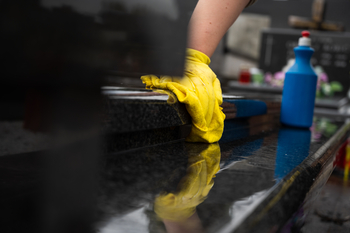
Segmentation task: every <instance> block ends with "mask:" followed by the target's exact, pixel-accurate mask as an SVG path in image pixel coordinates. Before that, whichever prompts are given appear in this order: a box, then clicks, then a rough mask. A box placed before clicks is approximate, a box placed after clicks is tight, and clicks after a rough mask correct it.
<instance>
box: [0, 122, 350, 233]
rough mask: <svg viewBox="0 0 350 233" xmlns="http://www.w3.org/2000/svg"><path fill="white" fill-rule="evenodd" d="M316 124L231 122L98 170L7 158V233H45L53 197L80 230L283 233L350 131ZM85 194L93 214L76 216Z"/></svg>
mask: <svg viewBox="0 0 350 233" xmlns="http://www.w3.org/2000/svg"><path fill="white" fill-rule="evenodd" d="M315 122H317V124H315V127H313V128H312V130H313V132H311V131H310V130H301V129H295V128H286V127H278V126H277V125H273V124H271V123H269V124H267V123H266V124H260V125H255V126H254V125H252V124H249V119H242V120H240V121H236V122H230V123H231V127H229V125H230V124H229V123H227V124H226V125H227V128H226V130H225V137H223V139H222V141H220V142H219V143H217V144H210V145H208V144H200V143H186V142H184V141H181V140H180V141H176V142H169V143H165V144H161V145H156V146H151V147H145V148H140V149H132V150H128V151H124V152H118V153H112V154H108V155H104V156H103V157H101V158H99V160H98V161H97V162H96V166H94V168H95V169H96V170H95V172H94V170H86V169H88V168H89V169H91V166H89V164H84V163H83V161H84V158H80V157H77V156H75V157H74V156H73V157H72V156H70V157H66V158H60V159H58V158H56V159H54V160H50V159H49V160H47V159H48V158H44V157H43V156H42V155H41V154H40V153H31V154H21V155H12V156H3V157H1V158H0V161H1V163H0V172H1V178H0V179H1V183H0V184H1V185H0V189H1V194H0V195H1V199H0V206H1V208H0V216H1V219H2V221H3V223H4V224H2V225H1V228H2V229H3V230H5V231H4V232H20V231H23V230H25V231H26V232H45V230H42V229H49V228H43V227H42V226H43V223H45V224H47V223H48V222H50V218H54V217H55V211H59V210H60V206H57V203H56V202H55V203H56V206H50V203H51V202H50V201H48V200H51V199H53V198H56V199H57V198H60V199H59V200H60V203H61V205H62V206H65V205H67V204H69V205H70V206H71V207H70V208H71V213H72V215H71V216H66V218H67V219H69V218H72V219H73V222H79V223H80V224H82V225H83V226H84V227H83V228H79V229H80V230H82V229H83V232H232V231H235V232H247V231H248V232H268V231H277V230H279V229H282V227H283V226H284V224H285V223H286V222H287V221H288V219H290V217H291V216H292V215H293V213H295V212H297V211H298V210H299V208H300V207H302V208H303V212H307V205H308V203H309V202H310V200H312V198H313V196H314V195H315V194H313V193H317V192H318V190H319V189H320V188H321V187H322V184H324V183H325V181H326V180H327V179H328V177H329V174H330V172H331V171H332V170H333V161H334V154H335V152H336V151H337V148H338V145H339V144H340V143H341V142H343V141H344V138H345V136H346V135H347V133H348V128H349V126H348V125H347V124H345V125H344V122H335V121H331V120H329V119H315ZM325 122H326V123H325ZM325 124H328V129H327V130H326V128H327V127H326V128H325V126H324V125H325ZM226 125H225V126H226ZM232 125H235V127H233V126H232ZM329 125H331V126H330V127H329ZM322 127H323V128H322ZM45 156H50V154H49V153H46V154H45ZM51 156H53V155H51ZM54 158H55V157H54ZM48 161H49V162H48ZM52 162H55V163H56V164H57V163H64V164H66V165H65V166H63V168H64V170H63V171H61V172H62V177H66V178H62V177H61V176H60V177H52V176H48V175H50V174H51V175H55V174H58V173H59V172H48V171H47V168H48V167H50V166H48V165H49V164H50V163H52ZM67 164H68V165H69V166H67ZM63 174H65V175H63ZM53 181H55V183H59V182H61V181H65V182H67V181H69V182H68V184H65V185H63V186H59V185H58V186H57V185H52V184H53ZM77 184H79V185H77ZM73 185H74V186H73ZM91 185H92V186H91ZM60 187H65V190H63V191H62V190H61V191H60V190H58V188H60ZM94 187H95V188H94ZM52 192H54V193H55V194H53V193H52ZM83 197H84V198H85V199H86V201H89V200H90V202H89V203H90V205H87V208H86V209H85V211H86V212H89V213H93V214H92V215H86V216H84V215H81V213H80V214H79V213H78V215H75V214H74V209H75V208H74V205H73V203H74V200H76V198H80V199H81V198H83ZM79 203H80V204H81V203H84V202H81V201H80V202H79ZM303 206H306V207H305V208H304V207H303ZM65 208H68V207H67V206H66V207H65ZM72 211H73V212H72ZM58 216H59V215H58ZM74 216H75V217H76V216H79V217H80V220H79V219H75V217H74ZM92 216H93V217H92ZM48 217H49V218H48ZM67 219H63V220H62V221H61V222H62V224H67V221H65V220H67ZM72 219H70V221H72ZM74 219H75V220H74ZM68 222H69V221H68ZM45 224H44V225H45Z"/></svg>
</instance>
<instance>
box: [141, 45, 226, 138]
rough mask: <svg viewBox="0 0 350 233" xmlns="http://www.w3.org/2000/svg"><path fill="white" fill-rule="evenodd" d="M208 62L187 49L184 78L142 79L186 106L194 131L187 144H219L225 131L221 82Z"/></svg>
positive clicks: (195, 51) (198, 53)
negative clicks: (172, 95) (175, 97)
mask: <svg viewBox="0 0 350 233" xmlns="http://www.w3.org/2000/svg"><path fill="white" fill-rule="evenodd" d="M209 63H210V59H209V57H208V56H207V55H205V54H204V53H202V52H199V51H197V50H194V49H187V56H186V64H185V72H184V76H183V77H170V76H161V77H160V78H158V77H157V76H154V75H146V76H142V77H141V79H142V81H143V83H145V84H146V88H149V89H163V90H169V91H172V92H173V93H175V95H176V96H177V99H178V100H179V101H180V102H181V103H184V104H186V108H187V111H188V113H189V114H190V115H191V117H192V130H191V133H190V134H189V136H188V137H187V138H186V141H188V142H208V143H212V142H217V141H219V140H220V138H221V135H222V132H223V130H224V120H225V114H224V113H223V112H222V108H221V107H220V105H221V104H222V93H221V87H220V81H219V80H218V79H217V78H216V75H215V73H214V72H213V71H212V70H211V69H210V68H209V66H208V65H209Z"/></svg>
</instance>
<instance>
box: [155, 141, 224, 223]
mask: <svg viewBox="0 0 350 233" xmlns="http://www.w3.org/2000/svg"><path fill="white" fill-rule="evenodd" d="M192 146H193V147H192V149H191V148H190V150H192V151H189V153H188V154H189V159H188V163H189V164H188V168H187V173H186V175H185V176H184V177H183V178H182V179H181V181H180V183H179V184H178V187H177V192H176V193H167V194H161V195H159V196H158V197H157V198H156V200H155V202H154V211H155V212H156V214H157V216H158V217H159V218H161V219H163V220H164V219H166V220H171V221H174V222H181V221H184V220H186V219H188V218H189V217H191V216H192V215H193V214H194V212H195V211H196V207H197V206H198V205H199V204H200V203H202V202H203V201H204V200H205V198H206V197H207V196H208V193H209V191H210V189H211V188H212V187H213V185H214V181H213V178H214V177H215V174H216V173H217V172H218V171H219V169H220V157H221V154H220V146H219V144H218V143H213V144H209V145H207V146H206V148H205V150H203V151H202V152H200V153H198V152H196V150H198V149H197V148H198V146H197V145H192Z"/></svg>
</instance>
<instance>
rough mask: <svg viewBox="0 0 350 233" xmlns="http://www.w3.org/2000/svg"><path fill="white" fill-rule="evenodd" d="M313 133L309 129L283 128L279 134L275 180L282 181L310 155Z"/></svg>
mask: <svg viewBox="0 0 350 233" xmlns="http://www.w3.org/2000/svg"><path fill="white" fill-rule="evenodd" d="M310 141H311V131H310V130H309V129H300V128H289V127H283V128H281V129H280V130H279V132H278V145H277V157H276V168H275V178H276V179H277V180H278V179H282V178H283V177H284V176H286V175H287V174H288V173H289V172H291V171H292V170H293V169H294V168H295V167H296V166H298V165H299V164H300V163H301V162H302V161H303V160H304V159H305V158H306V157H307V156H308V155H309V149H310Z"/></svg>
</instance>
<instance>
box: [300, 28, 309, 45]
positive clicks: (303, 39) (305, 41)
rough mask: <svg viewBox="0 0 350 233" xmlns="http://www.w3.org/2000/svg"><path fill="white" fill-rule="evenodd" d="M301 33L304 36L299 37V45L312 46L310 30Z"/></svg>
mask: <svg viewBox="0 0 350 233" xmlns="http://www.w3.org/2000/svg"><path fill="white" fill-rule="evenodd" d="M301 35H302V36H303V37H300V38H299V43H298V44H299V46H311V39H310V38H309V36H310V32H309V31H302V32H301Z"/></svg>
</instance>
